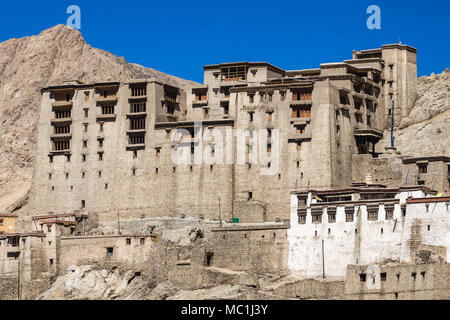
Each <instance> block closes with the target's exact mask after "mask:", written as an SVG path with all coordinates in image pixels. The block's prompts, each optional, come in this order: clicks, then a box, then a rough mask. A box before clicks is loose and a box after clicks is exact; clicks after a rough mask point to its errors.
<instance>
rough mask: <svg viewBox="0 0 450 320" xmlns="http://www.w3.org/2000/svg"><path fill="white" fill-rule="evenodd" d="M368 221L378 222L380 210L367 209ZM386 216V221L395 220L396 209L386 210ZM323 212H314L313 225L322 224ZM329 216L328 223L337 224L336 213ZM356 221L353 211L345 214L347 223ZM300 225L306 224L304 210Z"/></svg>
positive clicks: (299, 218)
mask: <svg viewBox="0 0 450 320" xmlns="http://www.w3.org/2000/svg"><path fill="white" fill-rule="evenodd" d="M367 210H368V212H367V220H369V221H378V208H377V209H375V208H374V209H372V208H368V209H367ZM385 212H386V215H385V219H386V220H392V219H393V218H394V209H393V208H392V209H391V208H386V209H385ZM322 215H323V213H322V212H312V213H311V218H312V223H322V220H323V219H322ZM327 216H328V223H335V222H336V212H330V213H327ZM353 220H354V212H353V211H350V210H349V211H347V210H346V212H345V221H346V222H353ZM298 223H299V224H306V211H304V210H302V211H301V213H299V214H298Z"/></svg>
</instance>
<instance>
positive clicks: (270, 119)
mask: <svg viewBox="0 0 450 320" xmlns="http://www.w3.org/2000/svg"><path fill="white" fill-rule="evenodd" d="M272 119H273V112H272V111H268V112H267V120H268V121H272Z"/></svg>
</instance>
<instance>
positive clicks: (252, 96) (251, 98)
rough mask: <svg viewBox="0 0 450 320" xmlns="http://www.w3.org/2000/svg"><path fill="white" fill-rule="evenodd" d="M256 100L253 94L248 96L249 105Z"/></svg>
mask: <svg viewBox="0 0 450 320" xmlns="http://www.w3.org/2000/svg"><path fill="white" fill-rule="evenodd" d="M254 98H255V97H254V95H253V94H251V95H249V96H248V100H249V103H253V102H254V101H255V99H254Z"/></svg>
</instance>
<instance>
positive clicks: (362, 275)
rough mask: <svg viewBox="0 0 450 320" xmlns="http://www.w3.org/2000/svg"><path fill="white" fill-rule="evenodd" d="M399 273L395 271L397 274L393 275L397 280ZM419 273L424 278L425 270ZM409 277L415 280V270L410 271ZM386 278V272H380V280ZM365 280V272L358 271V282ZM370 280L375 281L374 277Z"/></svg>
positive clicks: (398, 279)
mask: <svg viewBox="0 0 450 320" xmlns="http://www.w3.org/2000/svg"><path fill="white" fill-rule="evenodd" d="M400 275H401V274H400V273H397V274H396V275H395V276H396V279H397V281H400ZM420 275H421V277H422V279H425V275H426V272H425V271H422V272H421V273H420ZM411 278H412V279H413V280H416V278H417V272H411ZM386 279H387V272H381V273H380V280H381V281H386ZM366 280H367V274H365V273H360V274H359V281H360V282H366ZM372 281H373V282H374V283H375V278H372Z"/></svg>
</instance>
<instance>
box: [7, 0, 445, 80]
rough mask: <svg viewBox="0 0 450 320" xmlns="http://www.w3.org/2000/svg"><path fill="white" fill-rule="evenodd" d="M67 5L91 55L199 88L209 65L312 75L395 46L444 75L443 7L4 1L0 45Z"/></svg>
mask: <svg viewBox="0 0 450 320" xmlns="http://www.w3.org/2000/svg"><path fill="white" fill-rule="evenodd" d="M72 4H75V5H78V6H79V7H80V9H81V30H80V31H81V33H82V34H83V36H84V38H85V40H86V41H87V42H88V43H89V44H90V45H92V46H93V47H96V48H101V49H104V50H107V51H110V52H112V53H114V54H116V55H118V56H123V57H125V59H126V60H127V61H128V62H134V63H139V64H141V65H143V66H146V67H152V68H155V69H157V70H160V71H163V72H166V73H170V74H173V75H177V76H180V77H183V78H186V79H191V80H195V81H198V82H203V65H206V64H214V63H221V62H231V61H267V62H270V63H272V64H274V65H276V66H278V67H280V68H283V69H305V68H315V67H318V66H319V64H320V63H325V62H336V61H341V60H344V59H350V58H351V52H352V50H354V49H357V50H361V49H372V48H377V47H380V46H381V45H382V44H387V43H397V42H398V39H399V38H400V39H401V41H402V42H403V43H404V44H408V45H411V46H413V47H416V48H418V50H419V53H418V73H419V75H429V74H430V73H431V72H434V73H441V72H442V71H443V70H444V69H445V68H447V67H450V59H449V57H450V54H449V52H450V36H449V31H450V1H448V0H429V1H417V0H409V1H406V0H395V1H394V0H390V1H385V0H370V1H366V0H353V1H345V0H341V1H336V0H316V1H314V0H312V1H311V0H309V1H302V0H296V1H288V0H272V1H266V0H259V1H253V0H228V1H220V0H209V1H204V0H199V1H196V0H190V1H178V0H171V1H167V0H166V1H164V0H160V1H153V0H150V1H148V0H147V1H137V0H104V1H98V0H89V1H84V0H71V1H65V0H54V1H1V3H0V41H4V40H7V39H10V38H19V37H23V36H30V35H35V34H38V33H40V32H41V31H42V30H44V29H46V28H49V27H52V26H54V25H56V24H65V23H66V20H67V18H68V16H69V15H68V14H67V13H66V9H67V7H68V6H69V5H72ZM370 5H378V6H379V7H380V8H381V29H380V30H369V29H368V28H367V26H366V21H367V19H368V18H369V16H370V15H369V14H367V13H366V9H367V7H368V6H370Z"/></svg>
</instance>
